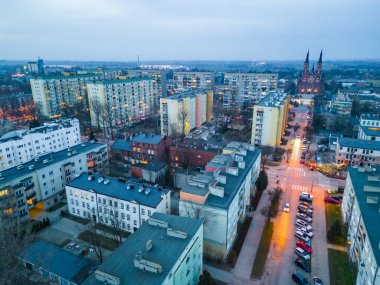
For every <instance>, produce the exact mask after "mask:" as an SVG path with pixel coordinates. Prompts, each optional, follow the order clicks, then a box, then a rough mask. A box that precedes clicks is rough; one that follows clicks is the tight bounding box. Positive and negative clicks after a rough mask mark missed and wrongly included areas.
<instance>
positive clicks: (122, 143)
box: [111, 139, 132, 151]
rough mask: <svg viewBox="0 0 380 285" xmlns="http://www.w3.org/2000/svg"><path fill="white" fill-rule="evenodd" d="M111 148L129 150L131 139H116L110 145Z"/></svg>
mask: <svg viewBox="0 0 380 285" xmlns="http://www.w3.org/2000/svg"><path fill="white" fill-rule="evenodd" d="M111 148H112V149H116V150H123V151H131V150H132V149H131V141H130V140H121V139H117V140H116V141H115V142H114V143H113V144H112V146H111Z"/></svg>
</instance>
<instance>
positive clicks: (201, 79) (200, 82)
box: [172, 71, 215, 92]
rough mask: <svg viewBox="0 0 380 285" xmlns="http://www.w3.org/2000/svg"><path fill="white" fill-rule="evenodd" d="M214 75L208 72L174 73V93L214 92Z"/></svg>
mask: <svg viewBox="0 0 380 285" xmlns="http://www.w3.org/2000/svg"><path fill="white" fill-rule="evenodd" d="M214 81H215V73H214V72H208V71H174V73H173V84H172V85H173V86H172V88H173V89H174V91H176V92H183V91H188V90H194V89H206V90H212V91H213V90H214Z"/></svg>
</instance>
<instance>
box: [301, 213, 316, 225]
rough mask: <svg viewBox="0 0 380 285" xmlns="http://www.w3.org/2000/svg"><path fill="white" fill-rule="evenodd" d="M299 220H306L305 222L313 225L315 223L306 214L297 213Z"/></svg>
mask: <svg viewBox="0 0 380 285" xmlns="http://www.w3.org/2000/svg"><path fill="white" fill-rule="evenodd" d="M297 218H299V219H301V220H304V221H305V222H308V223H311V222H312V221H313V219H312V218H310V217H309V216H307V215H305V214H304V213H297Z"/></svg>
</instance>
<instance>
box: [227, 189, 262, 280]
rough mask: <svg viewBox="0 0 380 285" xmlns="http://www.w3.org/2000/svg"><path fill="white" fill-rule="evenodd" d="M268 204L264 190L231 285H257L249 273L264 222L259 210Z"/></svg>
mask: <svg viewBox="0 0 380 285" xmlns="http://www.w3.org/2000/svg"><path fill="white" fill-rule="evenodd" d="M268 204H269V200H268V197H267V190H265V191H264V193H263V195H262V196H261V199H260V202H259V205H258V206H257V209H256V211H255V214H254V215H253V219H252V222H251V225H250V227H249V230H248V233H247V236H246V238H245V240H244V243H243V247H242V249H241V251H240V255H239V257H238V260H237V262H236V265H235V268H234V272H233V280H232V283H231V284H234V285H246V284H255V283H257V282H255V281H253V280H251V271H252V266H253V263H254V261H255V257H256V252H257V249H258V246H259V242H260V239H261V234H262V232H263V228H264V224H265V220H266V218H265V217H264V216H263V215H261V214H260V210H261V209H262V208H264V207H266V206H267V205H268Z"/></svg>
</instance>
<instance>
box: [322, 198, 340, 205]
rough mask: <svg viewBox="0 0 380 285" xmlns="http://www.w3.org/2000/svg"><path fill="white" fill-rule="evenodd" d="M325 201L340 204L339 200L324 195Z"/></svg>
mask: <svg viewBox="0 0 380 285" xmlns="http://www.w3.org/2000/svg"><path fill="white" fill-rule="evenodd" d="M325 202H326V203H330V204H335V205H338V204H340V201H339V200H336V199H333V198H331V197H325Z"/></svg>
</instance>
